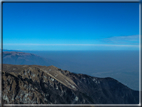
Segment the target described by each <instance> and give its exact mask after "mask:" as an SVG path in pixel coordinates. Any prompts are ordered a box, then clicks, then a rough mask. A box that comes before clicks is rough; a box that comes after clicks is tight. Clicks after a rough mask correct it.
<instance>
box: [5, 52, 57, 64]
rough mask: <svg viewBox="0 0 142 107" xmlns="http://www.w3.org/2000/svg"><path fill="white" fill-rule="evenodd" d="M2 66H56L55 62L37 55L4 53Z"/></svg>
mask: <svg viewBox="0 0 142 107" xmlns="http://www.w3.org/2000/svg"><path fill="white" fill-rule="evenodd" d="M3 64H14V65H45V66H50V65H54V64H57V62H56V61H53V60H50V59H46V58H42V57H40V56H38V55H35V54H31V53H24V52H15V51H10V52H8V51H5V52H3Z"/></svg>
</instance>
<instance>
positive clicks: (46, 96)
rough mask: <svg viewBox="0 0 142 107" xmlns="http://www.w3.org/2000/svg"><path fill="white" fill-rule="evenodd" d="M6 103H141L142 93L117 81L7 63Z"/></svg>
mask: <svg viewBox="0 0 142 107" xmlns="http://www.w3.org/2000/svg"><path fill="white" fill-rule="evenodd" d="M2 93H3V98H2V101H3V102H4V103H5V104H17V103H18V104H23V103H24V104H138V103H139V98H138V97H139V92H138V91H133V90H131V89H130V88H128V87H126V86H125V85H123V84H121V83H120V82H118V81H117V80H115V79H113V78H97V77H92V76H88V75H84V74H75V73H71V72H69V71H67V70H62V69H59V68H57V67H55V66H48V67H47V66H38V65H8V64H3V71H2Z"/></svg>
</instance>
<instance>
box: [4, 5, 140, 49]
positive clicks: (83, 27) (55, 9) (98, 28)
mask: <svg viewBox="0 0 142 107" xmlns="http://www.w3.org/2000/svg"><path fill="white" fill-rule="evenodd" d="M138 45H139V4H138V3H3V49H14V50H15V49H16V50H138Z"/></svg>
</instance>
